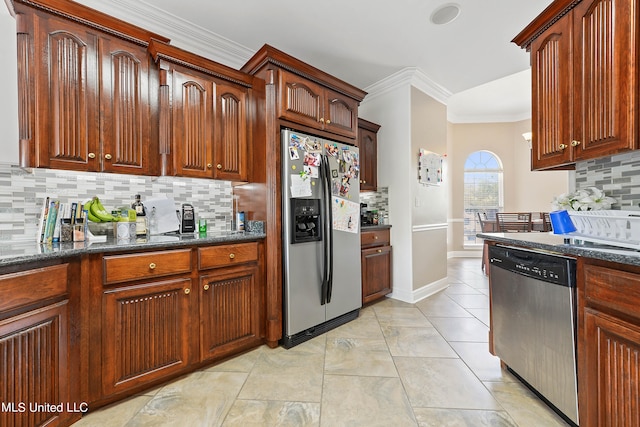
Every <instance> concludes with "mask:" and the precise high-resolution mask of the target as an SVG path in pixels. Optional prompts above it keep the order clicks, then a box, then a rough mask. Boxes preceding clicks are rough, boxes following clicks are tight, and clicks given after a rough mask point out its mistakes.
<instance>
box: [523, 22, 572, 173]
mask: <svg viewBox="0 0 640 427" xmlns="http://www.w3.org/2000/svg"><path fill="white" fill-rule="evenodd" d="M571 16H572V14H571V13H569V14H568V15H565V16H564V17H562V18H560V19H559V20H558V21H557V22H555V23H554V24H553V25H552V26H551V27H549V29H547V30H546V31H545V32H544V33H542V34H541V35H540V36H539V37H538V38H537V39H536V40H535V41H534V42H533V43H532V44H531V81H532V113H533V114H532V118H531V120H532V130H533V141H532V151H531V167H532V169H545V168H549V167H554V166H560V165H564V164H567V163H570V162H571V161H572V156H571V96H570V95H571V87H572V84H571V81H572V70H573V65H574V64H573V62H572V56H571V37H572V35H571V32H572V21H571Z"/></svg>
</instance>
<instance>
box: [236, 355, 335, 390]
mask: <svg viewBox="0 0 640 427" xmlns="http://www.w3.org/2000/svg"><path fill="white" fill-rule="evenodd" d="M305 344H308V343H303V344H301V345H299V346H297V347H294V349H295V350H284V349H281V348H277V349H273V350H272V351H265V352H263V353H262V355H261V357H260V359H259V360H258V361H257V362H256V364H255V366H254V367H253V369H252V370H251V373H250V374H249V377H248V378H247V380H246V382H245V384H244V386H243V387H242V390H241V391H240V395H239V396H238V397H239V398H240V399H248V400H284V401H291V402H320V396H321V394H322V375H323V368H324V353H315V352H304V351H298V348H299V347H301V346H304V345H305Z"/></svg>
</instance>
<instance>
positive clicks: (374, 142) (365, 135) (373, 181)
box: [358, 118, 380, 191]
mask: <svg viewBox="0 0 640 427" xmlns="http://www.w3.org/2000/svg"><path fill="white" fill-rule="evenodd" d="M379 129H380V125H378V124H375V123H373V122H370V121H368V120H364V119H362V118H358V148H359V149H360V191H377V190H378V130H379Z"/></svg>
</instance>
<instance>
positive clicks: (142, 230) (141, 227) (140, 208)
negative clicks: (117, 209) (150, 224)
mask: <svg viewBox="0 0 640 427" xmlns="http://www.w3.org/2000/svg"><path fill="white" fill-rule="evenodd" d="M131 209H133V210H135V211H136V237H146V235H147V214H146V212H145V209H144V205H143V204H142V202H141V201H140V195H139V194H136V200H135V202H133V203H132V204H131Z"/></svg>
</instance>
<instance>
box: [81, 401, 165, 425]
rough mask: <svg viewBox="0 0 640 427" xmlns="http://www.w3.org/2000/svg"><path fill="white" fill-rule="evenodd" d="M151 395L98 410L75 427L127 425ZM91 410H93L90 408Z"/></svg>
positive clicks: (89, 414)
mask: <svg viewBox="0 0 640 427" xmlns="http://www.w3.org/2000/svg"><path fill="white" fill-rule="evenodd" d="M151 399H153V396H150V395H137V396H133V397H130V398H129V399H125V400H123V401H121V402H118V403H116V404H113V405H110V406H105V407H104V408H100V409H97V410H96V411H95V412H93V411H92V412H89V413H88V414H86V415H84V416H83V417H82V419H81V420H80V421H78V422H77V423H75V424H73V426H74V427H95V426H104V427H120V426H124V425H126V424H127V422H128V421H129V420H130V419H131V418H133V416H134V415H135V414H137V413H138V412H139V411H140V410H141V409H142V408H143V407H144V406H145V405H146V404H147V403H149V401H150V400H151ZM89 410H91V408H89Z"/></svg>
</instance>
